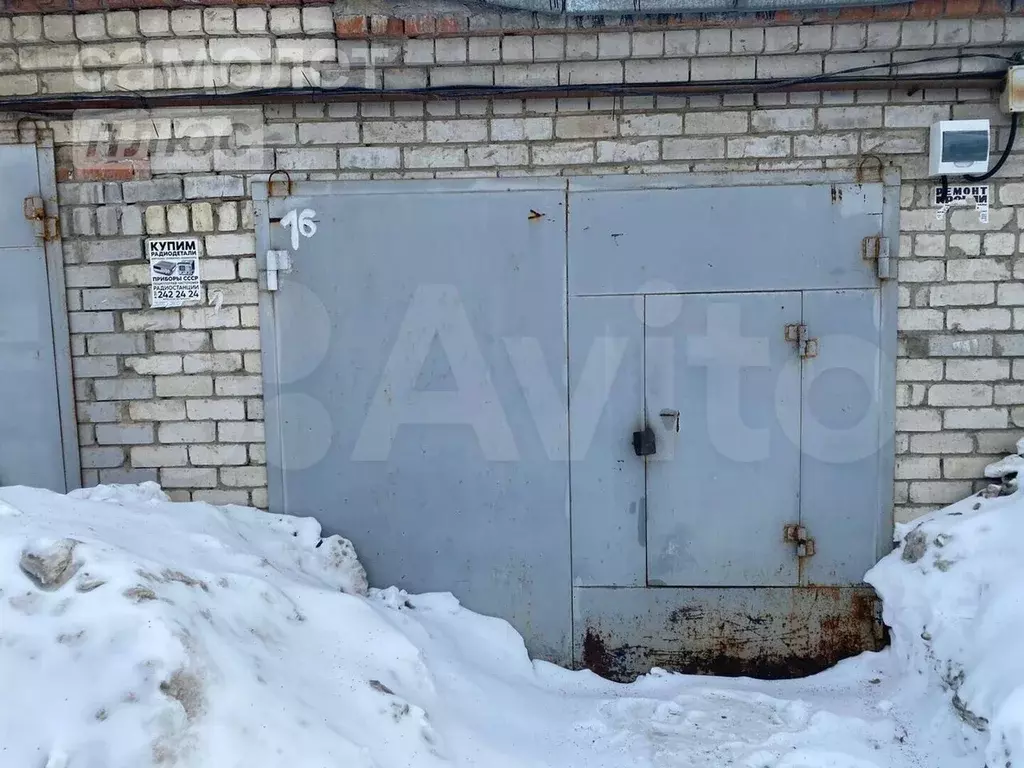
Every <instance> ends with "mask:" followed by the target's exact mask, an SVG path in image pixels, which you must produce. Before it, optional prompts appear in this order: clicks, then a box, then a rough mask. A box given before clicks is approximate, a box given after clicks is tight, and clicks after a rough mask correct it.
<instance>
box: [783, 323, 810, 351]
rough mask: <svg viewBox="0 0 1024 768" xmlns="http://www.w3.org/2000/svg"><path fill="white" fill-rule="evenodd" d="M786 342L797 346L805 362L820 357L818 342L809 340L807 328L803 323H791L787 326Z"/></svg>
mask: <svg viewBox="0 0 1024 768" xmlns="http://www.w3.org/2000/svg"><path fill="white" fill-rule="evenodd" d="M785 331H786V341H789V342H792V343H794V344H796V347H797V349H798V350H799V352H800V357H802V358H804V359H805V360H806V359H807V358H809V357H817V356H818V340H817V339H812V338H809V337H808V335H807V326H806V325H804V324H803V323H790V324H789V325H787V326H786V329H785Z"/></svg>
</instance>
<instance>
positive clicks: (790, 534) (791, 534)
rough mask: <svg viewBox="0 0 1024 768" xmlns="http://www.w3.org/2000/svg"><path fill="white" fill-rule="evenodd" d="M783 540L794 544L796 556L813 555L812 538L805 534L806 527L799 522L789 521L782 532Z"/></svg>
mask: <svg viewBox="0 0 1024 768" xmlns="http://www.w3.org/2000/svg"><path fill="white" fill-rule="evenodd" d="M782 537H783V541H787V542H789V543H790V544H796V556H797V557H813V556H814V539H812V538H811V537H810V536H808V535H807V529H806V528H804V527H803V526H802V525H800V524H799V523H791V524H789V525H787V526H785V528H783V532H782Z"/></svg>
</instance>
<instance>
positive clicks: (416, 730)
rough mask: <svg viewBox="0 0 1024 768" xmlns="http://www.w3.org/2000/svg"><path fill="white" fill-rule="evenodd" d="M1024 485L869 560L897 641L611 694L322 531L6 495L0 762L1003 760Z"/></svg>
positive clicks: (394, 765)
mask: <svg viewBox="0 0 1024 768" xmlns="http://www.w3.org/2000/svg"><path fill="white" fill-rule="evenodd" d="M1020 497H1021V494H1013V495H1008V496H1004V497H1000V498H993V499H980V498H978V499H969V500H968V501H966V502H963V503H962V504H961V505H957V506H954V507H953V508H951V509H950V510H947V511H946V512H945V513H944V514H937V515H935V516H933V517H932V518H930V519H929V520H928V521H926V522H925V524H924V525H923V526H922V527H921V528H920V529H917V532H916V533H911V538H910V543H909V544H907V545H905V546H904V547H903V548H902V549H901V550H899V551H897V552H896V553H894V555H892V556H890V557H889V558H887V559H886V560H885V561H883V563H882V564H881V565H879V566H878V567H877V568H876V569H875V570H874V571H873V572H872V574H871V580H872V582H873V583H874V584H876V585H877V586H878V588H879V589H880V591H881V592H882V594H883V595H884V596H885V597H886V598H887V599H888V600H889V602H888V604H887V606H886V616H887V619H888V622H889V623H890V624H891V625H892V626H893V627H894V630H895V636H896V644H895V646H894V648H893V649H892V650H890V651H887V652H884V653H880V654H865V655H863V656H861V657H859V658H857V659H852V660H849V661H847V662H844V663H842V664H840V665H839V666H838V667H836V668H835V669H832V670H830V671H829V672H826V673H824V674H822V675H818V676H816V677H812V678H808V679H805V680H794V681H781V682H762V681H756V680H749V679H723V678H697V677H686V676H681V675H673V674H669V673H665V672H659V671H655V672H653V673H652V674H650V675H648V676H646V677H643V678H641V679H640V680H638V681H637V682H636V683H634V684H631V685H619V684H615V683H610V682H607V681H604V680H602V679H600V678H598V677H596V676H595V675H592V674H590V673H588V672H568V671H566V670H562V669H560V668H558V667H555V666H552V665H550V664H546V663H543V662H532V661H530V659H529V658H528V657H527V654H526V651H525V649H524V647H523V643H522V640H521V638H520V637H519V636H518V635H517V634H516V632H515V631H514V630H513V629H512V628H511V627H510V626H509V625H508V624H506V623H504V622H502V621H500V620H497V619H493V618H488V617H485V616H480V615H477V614H474V613H471V612H469V611H466V610H464V609H462V608H461V607H460V606H459V604H458V603H457V602H456V600H455V599H454V598H452V597H451V596H449V595H442V594H431V595H416V596H412V595H407V594H405V593H403V592H400V591H398V590H396V589H386V590H380V591H377V590H369V592H368V591H367V588H366V579H365V574H364V572H363V570H362V567H361V566H360V565H359V562H358V560H357V559H356V556H355V553H354V552H353V550H352V547H351V545H349V543H348V542H347V541H345V540H344V539H339V538H337V537H331V538H326V539H321V537H320V528H319V526H318V524H317V523H316V522H315V521H314V520H309V519H296V518H289V517H282V516H276V515H269V514H266V513H262V512H258V511H256V510H250V509H246V508H241V507H212V506H210V505H207V504H202V503H192V504H181V503H171V502H169V501H167V499H166V497H165V496H164V495H163V493H162V492H161V491H160V490H159V488H157V487H156V486H154V485H152V484H146V485H142V486H107V487H101V488H96V489H91V490H87V491H79V492H75V493H72V494H70V495H68V496H60V495H57V494H53V493H50V492H47V491H40V490H34V489H29V488H5V489H0V768H147V767H149V766H152V767H153V768H156V767H157V766H159V767H160V768H243V766H244V768H362V767H363V766H365V767H366V768H371V767H373V768H434V767H435V766H437V767H438V768H440V766H466V767H467V768H468V767H469V766H473V767H474V768H512V767H513V766H514V767H515V768H540V767H541V766H551V767H552V768H554V767H555V766H557V768H577V766H578V767H579V768H646V767H648V766H651V767H657V768H661V767H664V768H675V767H677V766H678V767H680V768H687V767H690V766H692V767H693V768H698V767H705V766H707V767H708V768H712V767H713V768H718V767H719V766H737V767H738V768H875V767H877V768H904V766H906V767H907V768H910V767H911V766H913V767H914V768H918V767H919V768H981V766H982V765H983V764H984V755H985V754H987V755H988V756H989V757H991V756H997V757H1001V761H993V762H989V766H991V768H996V766H998V768H1003V766H1004V765H1007V764H1009V762H1010V761H1013V760H1016V761H1017V763H1015V764H1019V762H1020V761H1021V760H1022V759H1024V757H1021V755H1022V753H1021V751H1020V749H1021V743H1022V742H1021V725H1022V723H1024V706H1022V703H1021V702H1022V697H1024V685H1022V684H1024V661H1022V660H1021V655H1020V654H1019V653H1018V649H1019V647H1020V645H1019V638H1020V636H1021V634H1022V630H1024V606H1022V604H1021V599H1022V595H1021V593H1024V589H1022V587H1024V583H1022V576H1024V536H1022V534H1024V501H1022V500H1021V498H1020ZM976 505H978V508H977V509H975V506H976ZM908 533H909V532H908ZM940 541H941V544H940V543H939V542H940ZM922 542H923V543H922ZM1007 754H1009V755H1010V758H1009V759H1007V758H1006V757H1005V756H1006V755H1007Z"/></svg>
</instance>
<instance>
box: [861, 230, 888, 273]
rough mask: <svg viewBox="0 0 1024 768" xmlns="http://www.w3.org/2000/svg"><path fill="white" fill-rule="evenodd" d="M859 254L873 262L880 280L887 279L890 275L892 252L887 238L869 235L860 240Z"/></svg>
mask: <svg viewBox="0 0 1024 768" xmlns="http://www.w3.org/2000/svg"><path fill="white" fill-rule="evenodd" d="M861 256H862V257H863V258H864V259H865V260H867V261H873V262H875V272H876V273H877V274H878V277H879V279H880V280H888V279H889V278H891V277H892V276H893V275H892V253H891V252H890V248H889V238H888V237H879V236H878V235H871V236H870V237H865V238H864V239H863V240H862V241H861Z"/></svg>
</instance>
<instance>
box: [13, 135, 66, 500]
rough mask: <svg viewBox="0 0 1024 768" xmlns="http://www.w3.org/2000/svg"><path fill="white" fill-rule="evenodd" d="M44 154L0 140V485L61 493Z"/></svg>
mask: <svg viewBox="0 0 1024 768" xmlns="http://www.w3.org/2000/svg"><path fill="white" fill-rule="evenodd" d="M45 153H46V149H45V148H41V147H36V146H35V145H12V146H0V178H3V179H4V189H3V192H2V193H0V270H2V274H3V279H0V485H33V486H38V487H41V488H49V489H51V490H55V491H60V492H65V491H66V490H68V489H70V488H77V487H78V485H79V483H80V478H79V467H78V445H77V437H76V435H75V430H74V417H73V411H72V406H71V401H72V396H71V374H70V357H69V351H68V331H67V315H66V311H65V303H64V302H65V299H64V279H63V271H62V262H61V258H60V244H59V242H56V241H55V240H54V239H53V238H52V235H53V234H54V233H55V229H54V228H53V227H52V224H48V222H47V218H48V217H53V216H55V215H56V205H57V203H56V198H55V194H54V177H53V167H52V160H51V159H50V158H49V157H48V156H47V155H46V154H45ZM41 158H42V163H41V162H40V159H41ZM51 221H52V219H51ZM44 231H45V232H47V234H48V238H47V240H44V238H43V234H44Z"/></svg>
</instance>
